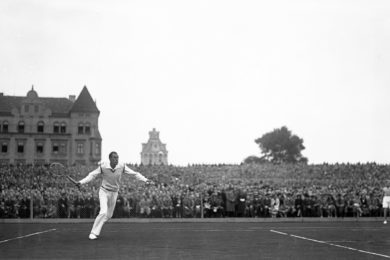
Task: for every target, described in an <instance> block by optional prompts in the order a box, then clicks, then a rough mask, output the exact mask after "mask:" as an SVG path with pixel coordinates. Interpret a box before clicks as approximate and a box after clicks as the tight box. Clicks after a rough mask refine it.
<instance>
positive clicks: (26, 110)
mask: <svg viewBox="0 0 390 260" xmlns="http://www.w3.org/2000/svg"><path fill="white" fill-rule="evenodd" d="M29 109H30V106H29V105H24V112H25V113H28V111H29Z"/></svg>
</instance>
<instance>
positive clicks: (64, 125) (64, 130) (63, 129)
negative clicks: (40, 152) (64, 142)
mask: <svg viewBox="0 0 390 260" xmlns="http://www.w3.org/2000/svg"><path fill="white" fill-rule="evenodd" d="M60 132H61V134H65V133H66V124H65V123H61V128H60Z"/></svg>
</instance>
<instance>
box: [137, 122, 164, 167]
mask: <svg viewBox="0 0 390 260" xmlns="http://www.w3.org/2000/svg"><path fill="white" fill-rule="evenodd" d="M141 163H142V164H143V165H168V151H167V148H166V144H164V143H162V142H161V140H160V132H158V131H156V129H155V128H153V130H152V131H150V132H149V140H148V142H147V143H143V144H142V152H141Z"/></svg>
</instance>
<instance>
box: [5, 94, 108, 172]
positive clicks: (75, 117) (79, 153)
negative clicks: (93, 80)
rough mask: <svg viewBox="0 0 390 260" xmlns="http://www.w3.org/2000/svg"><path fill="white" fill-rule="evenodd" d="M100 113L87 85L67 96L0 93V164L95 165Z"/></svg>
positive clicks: (99, 158)
mask: <svg viewBox="0 0 390 260" xmlns="http://www.w3.org/2000/svg"><path fill="white" fill-rule="evenodd" d="M99 114H100V111H99V110H98V108H97V106H96V103H95V102H94V101H93V99H92V97H91V95H90V93H89V91H88V89H87V87H85V86H84V88H83V89H82V91H81V93H80V95H79V96H78V97H77V98H76V96H74V95H71V96H69V98H56V97H39V95H38V93H37V92H36V91H35V90H34V87H32V89H31V90H30V91H28V93H27V95H26V96H6V95H4V94H3V93H0V149H1V150H0V164H3V165H4V164H14V165H19V164H27V165H28V164H34V165H37V164H38V165H39V164H49V163H51V162H60V163H62V164H64V165H96V164H97V163H98V162H99V161H100V160H101V145H102V138H101V136H100V133H99V126H98V123H99V122H98V121H99Z"/></svg>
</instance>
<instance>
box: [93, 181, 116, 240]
mask: <svg viewBox="0 0 390 260" xmlns="http://www.w3.org/2000/svg"><path fill="white" fill-rule="evenodd" d="M117 197H118V192H117V191H108V190H105V189H103V188H100V190H99V201H100V211H99V215H98V216H97V217H96V219H95V222H94V223H93V227H92V230H91V233H92V234H95V235H96V236H99V235H100V231H101V230H102V227H103V225H104V223H106V221H107V220H109V219H110V218H111V217H112V214H113V213H114V209H115V205H116V198H117Z"/></svg>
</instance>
